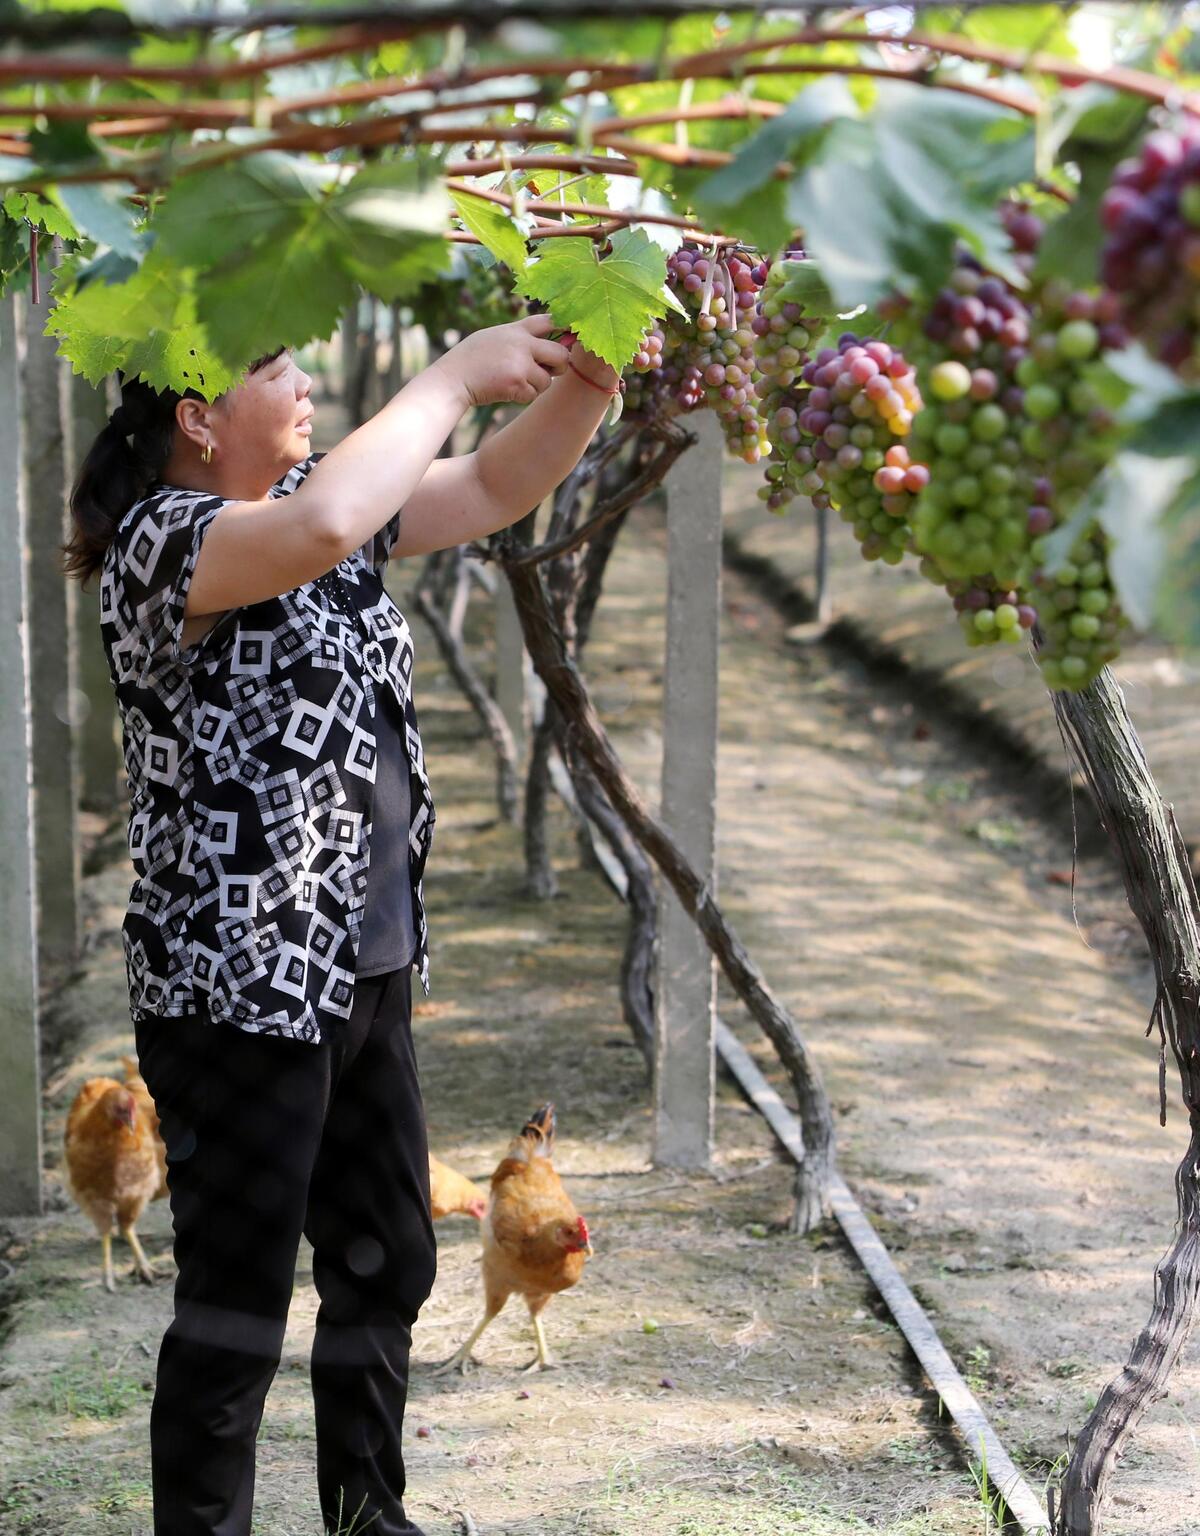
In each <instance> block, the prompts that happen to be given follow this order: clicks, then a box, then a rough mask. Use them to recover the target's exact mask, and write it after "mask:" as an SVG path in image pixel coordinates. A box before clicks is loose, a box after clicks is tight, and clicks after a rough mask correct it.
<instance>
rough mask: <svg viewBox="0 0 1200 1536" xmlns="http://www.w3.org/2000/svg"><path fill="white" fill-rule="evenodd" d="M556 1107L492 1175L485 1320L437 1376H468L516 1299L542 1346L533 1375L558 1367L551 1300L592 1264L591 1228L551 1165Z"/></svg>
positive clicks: (543, 1112)
mask: <svg viewBox="0 0 1200 1536" xmlns="http://www.w3.org/2000/svg"><path fill="white" fill-rule="evenodd" d="M553 1151H554V1105H553V1104H543V1105H542V1107H541V1108H540V1109H537V1110H535V1111H534V1112H533V1114H532V1115H531V1116H530V1117H529V1119H528V1120H527V1121H526V1123H525V1125H524V1127H523V1128H522V1130H521V1132H520V1134H519V1135H517V1136H515V1137H514V1138H513V1140H512V1142H511V1143H510V1144H509V1148H508V1151H507V1152H506V1153H505V1155H504V1157H503V1158H502V1159H501V1161H500V1164H499V1166H498V1167H497V1169H496V1171H495V1173H493V1174H492V1187H491V1194H490V1196H489V1198H488V1206H487V1212H486V1214H485V1215H484V1218H483V1220H482V1222H481V1223H480V1228H479V1230H480V1235H481V1236H482V1238H483V1256H482V1263H483V1294H484V1310H483V1317H482V1319H481V1320H480V1322H479V1324H478V1325H477V1326H476V1328H475V1330H474V1331H473V1333H472V1334H471V1336H470V1338H468V1339H467V1340H466V1341H465V1342H464V1344H463V1346H462V1348H461V1349H459V1350H458V1351H457V1353H455V1354H454V1355H452V1356H451V1358H450V1359H449V1360H447V1361H445V1363H444V1364H442V1365H440V1366H438V1368H437V1371H436V1372H435V1374H437V1375H441V1374H444V1373H445V1372H446V1371H450V1370H452V1369H454V1368H455V1367H457V1368H458V1369H459V1370H460V1371H463V1372H465V1371H466V1368H467V1361H468V1360H469V1359H470V1357H471V1350H472V1348H473V1347H474V1345H475V1341H476V1340H477V1339H478V1338H479V1335H480V1334H481V1333H482V1332H483V1330H484V1329H485V1328H486V1327H487V1325H488V1324H489V1323H490V1322H491V1321H492V1319H493V1318H494V1317H495V1316H496V1315H497V1313H499V1312H500V1311H501V1309H502V1308H503V1306H504V1304H505V1302H506V1301H507V1300H508V1298H509V1297H510V1296H511V1295H513V1294H514V1292H515V1293H516V1294H517V1295H518V1296H522V1297H524V1299H525V1305H526V1306H527V1307H528V1308H529V1316H530V1318H531V1319H532V1321H533V1331H534V1335H535V1337H536V1339H537V1356H536V1358H535V1359H534V1360H533V1361H532V1362H531V1363H530V1365H529V1366H528V1367H527V1369H529V1370H542V1369H544V1368H545V1367H546V1366H547V1365H549V1363H550V1356H549V1353H548V1351H547V1349H546V1336H545V1334H544V1333H543V1331H542V1317H541V1314H542V1310H543V1308H544V1307H545V1306H546V1303H547V1302H548V1301H549V1300H550V1298H551V1296H554V1295H556V1294H557V1293H558V1292H559V1291H565V1290H567V1289H569V1287H571V1286H573V1285H575V1284H576V1283H577V1281H578V1280H579V1277H580V1276H581V1275H582V1274H583V1266H584V1261H585V1260H586V1259H588V1258H590V1257H591V1254H592V1244H591V1239H590V1238H589V1237H588V1229H587V1222H586V1221H585V1220H584V1219H583V1217H582V1216H581V1215H580V1214H579V1212H578V1211H577V1210H576V1209H575V1207H574V1205H573V1204H572V1203H571V1199H570V1196H569V1195H568V1194H567V1192H566V1190H565V1189H564V1188H563V1186H562V1181H561V1180H560V1179H559V1177H558V1174H557V1173H556V1172H555V1170H554V1165H553V1164H552V1163H551V1161H550V1159H551V1155H552V1154H553Z"/></svg>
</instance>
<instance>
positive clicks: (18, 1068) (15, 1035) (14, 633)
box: [0, 296, 42, 1216]
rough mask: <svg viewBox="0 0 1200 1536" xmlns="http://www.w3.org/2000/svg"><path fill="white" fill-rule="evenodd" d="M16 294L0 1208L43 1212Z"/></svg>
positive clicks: (0, 365) (0, 685) (3, 795)
mask: <svg viewBox="0 0 1200 1536" xmlns="http://www.w3.org/2000/svg"><path fill="white" fill-rule="evenodd" d="M20 302H21V301H20V300H19V299H18V298H16V297H15V296H10V297H8V298H5V299H0V468H2V469H3V473H4V475H5V478H6V480H7V482H8V485H9V487H10V492H9V494H8V495H6V496H0V848H3V849H4V878H3V880H0V1214H2V1215H5V1216H12V1215H20V1216H29V1215H34V1216H37V1215H40V1214H41V1212H42V1134H41V1082H40V1075H39V1071H38V1014H37V993H38V969H37V941H36V929H35V926H34V851H33V769H32V740H31V735H30V706H31V686H30V676H29V624H28V618H29V600H28V590H27V573H26V564H25V539H26V528H25V498H24V494H23V486H22V477H21V472H20V468H21V458H22V443H21V436H22V432H21V368H20V362H19V352H18V335H17V328H18V325H17V323H18V315H17V305H18V304H19V303H20Z"/></svg>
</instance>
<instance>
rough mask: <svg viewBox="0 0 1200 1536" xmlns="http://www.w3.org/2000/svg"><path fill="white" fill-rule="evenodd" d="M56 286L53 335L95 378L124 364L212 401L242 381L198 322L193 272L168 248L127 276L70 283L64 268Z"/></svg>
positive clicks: (80, 369)
mask: <svg viewBox="0 0 1200 1536" xmlns="http://www.w3.org/2000/svg"><path fill="white" fill-rule="evenodd" d="M110 254H111V253H110ZM118 260H124V258H118ZM82 270H83V271H84V272H86V270H87V269H86V268H84V269H82ZM55 292H56V295H57V302H56V303H55V305H54V307H53V308H52V309H51V311H50V315H49V318H48V320H47V323H46V334H47V335H51V336H57V337H58V339H59V348H58V350H59V353H60V355H61V356H63V357H65V358H67V359H68V360H69V361H70V363H71V365H72V367H73V368H74V369H75V372H76V373H81V374H83V376H84V377H85V378H86V379H87V380H88V382H89V383H91V384H99V383H100V382H101V380H102V379H104V378H105V377H106V376H107V375H108V374H110V373H112V372H113V371H114V370H115V369H117V368H120V369H123V370H124V371H126V372H127V373H131V374H135V375H141V376H142V377H145V378H146V379H147V380H148V382H149V383H150V384H152V385H153V387H154V388H155V389H166V388H170V389H175V390H177V391H179V392H182V391H183V390H184V389H187V388H192V389H196V390H197V391H199V393H201V394H203V395H204V396H205V398H206V399H210V400H211V399H214V398H215V397H216V396H217V395H218V394H220V393H221V392H222V391H223V390H225V389H228V388H229V387H230V386H231V385H232V384H235V383H236V382H237V378H238V373H237V370H236V369H233V368H231V367H230V366H229V365H228V364H227V363H225V362H223V361H221V359H219V358H218V357H217V356H216V354H215V353H214V352H213V350H212V348H211V347H210V346H209V343H208V339H207V337H206V336H205V335H204V331H203V328H202V327H201V326H200V325H199V324H198V323H197V319H196V305H195V296H194V291H193V286H192V277H191V273H190V272H188V271H187V270H186V269H181V268H178V267H173V266H171V265H170V264H169V263H168V262H167V261H166V260H165V259H164V258H163V256H162V254H161V253H160V252H157V251H155V252H152V253H151V255H150V256H148V257H147V259H146V260H145V262H143V264H142V265H141V266H140V267H139V268H137V269H136V271H135V272H134V273H133V274H132V276H130V277H129V278H128V279H126V281H124V282H120V283H105V282H100V281H92V282H89V283H87V285H86V286H79V287H70V286H65V287H64V286H60V284H59V282H58V281H57V274H56V281H55Z"/></svg>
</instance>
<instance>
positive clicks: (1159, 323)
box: [1100, 122, 1200, 379]
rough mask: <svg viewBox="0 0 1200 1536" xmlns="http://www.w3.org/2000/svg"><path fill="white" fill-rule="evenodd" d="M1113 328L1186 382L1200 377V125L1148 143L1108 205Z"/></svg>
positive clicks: (1103, 214)
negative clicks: (1123, 330)
mask: <svg viewBox="0 0 1200 1536" xmlns="http://www.w3.org/2000/svg"><path fill="white" fill-rule="evenodd" d="M1100 220H1101V223H1102V224H1103V226H1104V229H1105V231H1106V233H1107V239H1106V241H1105V244H1104V250H1103V253H1102V255H1101V268H1100V270H1101V276H1102V278H1103V281H1104V285H1105V288H1106V301H1108V302H1110V303H1111V305H1112V313H1111V315H1109V314H1107V313H1106V316H1105V318H1106V319H1107V320H1108V322H1109V323H1110V324H1111V323H1114V322H1115V321H1117V320H1118V318H1119V319H1120V321H1122V322H1123V323H1124V324H1125V325H1126V326H1127V327H1128V329H1129V331H1130V332H1131V333H1132V334H1134V335H1136V336H1139V337H1141V338H1143V339H1144V340H1145V341H1146V343H1147V345H1148V346H1149V347H1150V349H1151V350H1152V351H1153V352H1154V353H1155V354H1156V356H1157V357H1159V358H1160V359H1161V360H1162V362H1164V363H1166V365H1167V366H1168V367H1169V368H1174V369H1175V370H1176V371H1177V372H1178V373H1180V374H1181V375H1182V376H1183V377H1185V378H1189V379H1195V378H1198V377H1200V124H1197V123H1192V122H1188V123H1185V124H1183V125H1182V126H1181V127H1180V128H1179V129H1178V130H1177V131H1172V130H1170V129H1166V128H1160V129H1157V130H1155V131H1154V132H1152V133H1149V134H1147V135H1146V138H1145V140H1144V141H1143V143H1142V148H1141V152H1140V154H1138V155H1137V156H1135V157H1134V158H1132V159H1129V160H1123V161H1122V162H1121V163H1120V165H1118V166H1117V168H1116V170H1115V172H1114V173H1113V179H1112V183H1111V185H1110V186H1109V188H1108V190H1107V192H1105V194H1104V197H1103V199H1102V200H1101V203H1100Z"/></svg>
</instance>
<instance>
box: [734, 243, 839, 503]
mask: <svg viewBox="0 0 1200 1536" xmlns="http://www.w3.org/2000/svg"><path fill="white" fill-rule="evenodd" d="M802 261H803V252H802V251H799V250H796V249H793V250H789V251H787V252H786V253H785V254H784V256H782V257H781V258H780V259H779V260H778V261H774V262H772V263H771V268H770V271H769V272H768V273H767V280H766V284H765V286H764V287H763V290H762V292H761V294H760V295H759V299H758V303H757V305H756V307H755V312H754V318H753V320H751V322H750V327H751V329H752V330H753V332H754V338H755V339H754V362H755V372H754V376H753V377H754V389H755V393H756V395H757V397H758V411H759V415H760V416H761V417H762V419H763V421H764V422H765V424H766V429H767V437H768V439H769V440H770V443H771V456H770V460H769V462H768V464H767V468H766V484H765V485H762V486H760V487H759V490H758V497H759V500H760V501H763V502H765V503H766V504H767V506H768V508H769V509H770V510H771V511H772V512H783V511H784V510H786V508H787V506H788V503H789V502H790V501H792V499H793V498H794V497H795V496H796V495H797V494H798V493H801V492H803V491H804V490H805V489H806V487H805V485H804V484H803V481H804V477H805V475H806V474H808V472H809V471H810V470H811V469H812V468H813V464H814V459H813V451H812V447H811V445H809V444H806V443H805V441H804V438H803V434H802V432H801V430H800V426H799V417H800V412H801V411H802V410H803V409H804V407H805V404H806V402H807V400H808V396H809V387H808V385H806V384H805V383H804V382H803V380H802V379H801V377H800V374H801V370H802V369H803V367H804V365H805V364H806V363H807V362H808V361H809V352H808V348H809V345H810V344H811V342H812V340H813V337H814V336H815V335H817V334H819V333H820V331H821V330H823V329H824V321H823V320H819V319H816V318H813V317H809V316H806V315H805V313H804V308H803V306H802V305H801V304H798V303H796V302H795V301H794V300H791V299H788V298H786V297H785V296H784V295H785V291H786V289H787V285H788V283H789V282H791V280H792V279H793V277H794V276H795V275H796V274H797V270H798V267H799V265H800V263H801V262H802ZM810 495H811V497H812V500H813V504H814V505H815V506H817V507H821V506H825V507H828V505H829V496H828V494H827V492H826V491H825V490H824V489H823V488H818V489H816V490H815V491H813V490H810Z"/></svg>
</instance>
